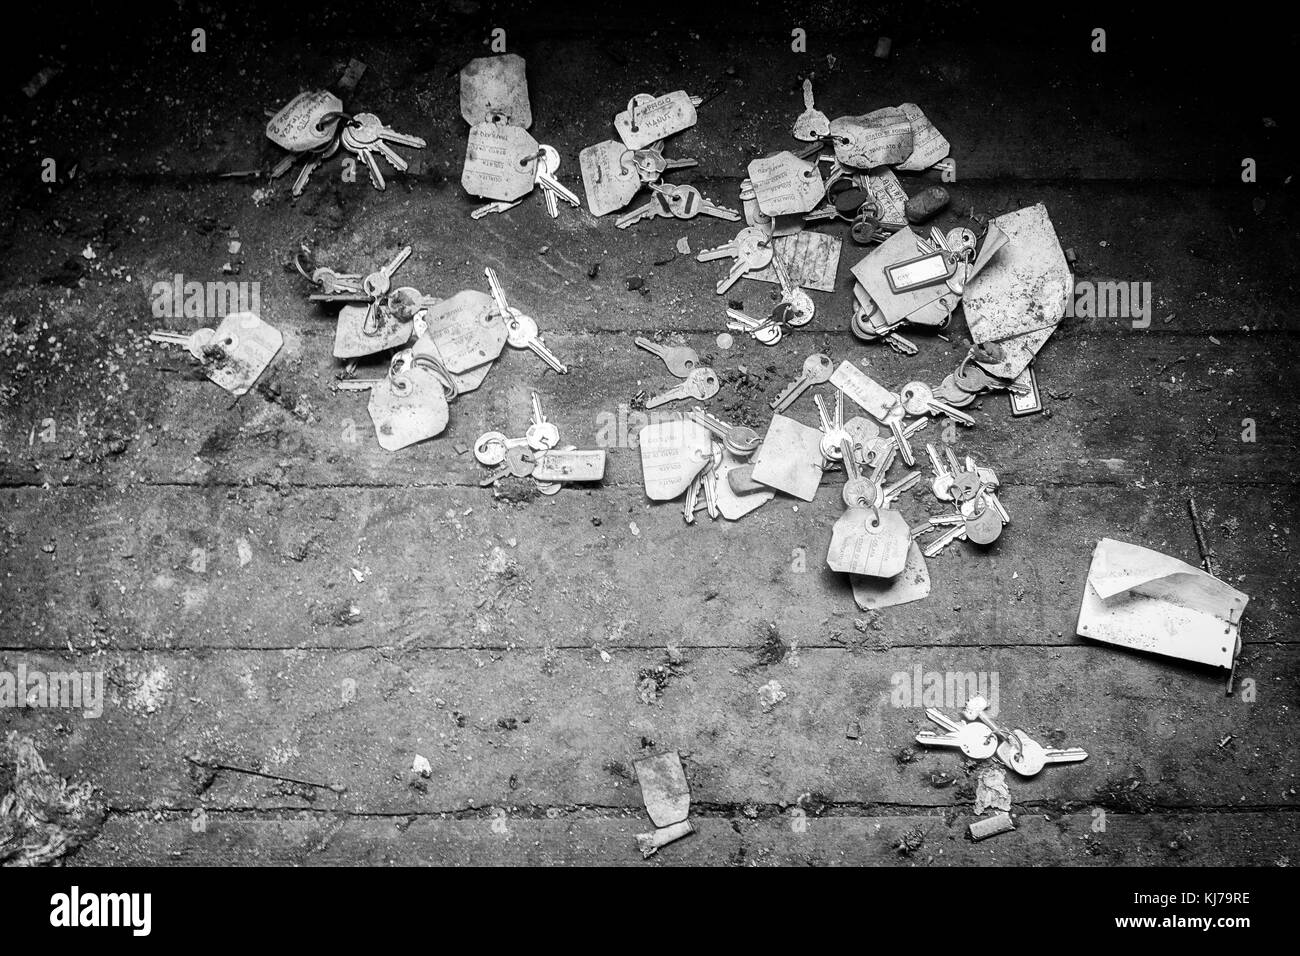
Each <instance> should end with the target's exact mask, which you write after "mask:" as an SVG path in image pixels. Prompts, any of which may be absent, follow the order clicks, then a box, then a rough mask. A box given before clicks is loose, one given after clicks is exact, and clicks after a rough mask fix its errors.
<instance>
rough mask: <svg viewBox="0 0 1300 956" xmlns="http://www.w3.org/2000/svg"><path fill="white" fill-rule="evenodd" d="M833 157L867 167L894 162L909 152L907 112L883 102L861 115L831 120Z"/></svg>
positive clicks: (909, 134)
mask: <svg viewBox="0 0 1300 956" xmlns="http://www.w3.org/2000/svg"><path fill="white" fill-rule="evenodd" d="M831 136H833V137H835V158H836V159H838V160H839V161H840V162H841V163H843V164H844V165H845V166H852V167H854V168H855V169H871V168H873V167H875V166H896V165H898V164H899V163H901V162H903V160H905V159H907V158H908V157H909V156H911V155H912V148H913V145H914V140H913V137H912V123H911V121H910V120H909V119H908V117H907V114H906V113H904V112H903V111H902V110H901V109H897V108H896V107H892V106H887V107H885V108H884V109H880V110H874V111H873V112H870V113H867V114H866V115H865V116H841V117H839V118H838V119H833V120H831Z"/></svg>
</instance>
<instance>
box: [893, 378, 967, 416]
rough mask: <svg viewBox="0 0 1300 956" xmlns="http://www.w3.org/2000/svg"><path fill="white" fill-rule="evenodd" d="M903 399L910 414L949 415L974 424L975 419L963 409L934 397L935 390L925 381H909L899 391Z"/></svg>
mask: <svg viewBox="0 0 1300 956" xmlns="http://www.w3.org/2000/svg"><path fill="white" fill-rule="evenodd" d="M898 394H899V396H900V397H901V398H902V399H903V409H904V410H905V411H906V412H907V414H909V415H913V416H918V417H919V416H921V415H947V416H948V417H949V418H951V419H952V420H953V421H956V422H961V423H962V424H963V425H967V426H972V425H974V424H975V419H973V418H971V416H969V415H967V414H966V413H965V412H963V411H962V410H961V409H959V408H956V407H955V406H953V405H949V404H948V403H947V402H943V401H940V400H939V399H937V398H935V397H934V392H933V391H932V390H931V388H930V386H929V385H926V384H925V383H924V382H908V383H907V384H906V385H904V386H903V387H902V388H901V389H899V392H898Z"/></svg>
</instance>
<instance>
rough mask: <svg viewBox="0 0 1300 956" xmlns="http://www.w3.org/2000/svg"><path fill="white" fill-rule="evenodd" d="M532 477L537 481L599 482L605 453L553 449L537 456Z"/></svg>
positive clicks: (603, 467)
mask: <svg viewBox="0 0 1300 956" xmlns="http://www.w3.org/2000/svg"><path fill="white" fill-rule="evenodd" d="M536 457H537V466H536V467H535V468H533V477H534V478H536V479H537V480H538V481H565V482H569V481H600V479H602V478H604V477H605V453H604V452H603V451H601V450H599V449H594V450H590V451H581V450H578V451H564V450H562V449H558V448H553V449H551V450H549V451H546V452H539V453H538V454H537V456H536Z"/></svg>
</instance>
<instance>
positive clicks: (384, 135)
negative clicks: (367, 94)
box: [295, 113, 428, 195]
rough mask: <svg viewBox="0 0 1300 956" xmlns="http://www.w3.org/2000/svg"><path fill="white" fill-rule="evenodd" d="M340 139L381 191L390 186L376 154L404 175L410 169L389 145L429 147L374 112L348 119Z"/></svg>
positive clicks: (414, 147) (415, 147)
mask: <svg viewBox="0 0 1300 956" xmlns="http://www.w3.org/2000/svg"><path fill="white" fill-rule="evenodd" d="M339 139H340V141H341V142H342V143H343V148H344V149H346V150H347V151H348V152H350V153H352V154H353V155H355V156H356V157H357V158H358V159H360V160H361V161H362V162H363V163H364V164H365V166H366V169H367V170H368V171H369V173H370V184H371V185H372V186H374V187H375V188H376V189H378V190H380V191H382V190H384V189H386V188H387V187H388V183H387V182H386V181H385V180H384V174H383V173H382V172H381V171H380V169H379V161H378V160H377V159H376V158H375V154H376V153H378V154H379V155H380V156H382V157H383V158H384V160H385V161H386V162H387V163H388V165H389V166H392V167H393V169H395V170H397V171H398V172H400V173H404V172H406V170H407V169H408V168H409V164H408V163H407V162H406V160H405V159H403V158H402V157H401V156H400V155H399V154H398V153H397V151H396V150H394V149H393V147H392V145H390V144H396V145H398V146H409V147H412V148H413V149H423V148H424V147H425V146H427V145H428V144H427V143H426V142H425V141H424V139H422V138H421V137H419V136H412V135H410V134H408V133H399V132H397V130H395V129H393V128H392V127H391V126H387V125H385V123H384V121H383V120H381V119H380V118H379V117H378V116H376V115H375V114H374V113H358V114H357V115H356V116H353V117H351V118H350V119H348V121H347V122H346V123H345V124H344V125H343V128H342V131H341V133H340V134H339ZM295 195H296V193H295Z"/></svg>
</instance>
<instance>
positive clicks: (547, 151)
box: [536, 144, 582, 219]
mask: <svg viewBox="0 0 1300 956" xmlns="http://www.w3.org/2000/svg"><path fill="white" fill-rule="evenodd" d="M538 152H540V153H541V154H542V155H540V156H538V157H537V166H536V170H537V173H536V177H537V178H536V183H537V185H538V186H541V187H542V195H543V198H544V200H545V202H546V211H547V213H549V214H550V217H551V218H552V219H558V218H559V215H560V210H559V206H558V204H557V202H556V200H557V199H563V200H564V201H565V202H567V203H568V204H569V205H570V206H573V207H575V208H577V207H580V206H581V205H582V201H581V200H580V199H578V197H577V195H576V194H575V193H574V192H573V190H571V189H569V188H568V187H567V186H565V185H564V184H563V183H562V182H560V181H559V180H558V179H556V178H555V173H556V171H557V170H558V169H559V168H560V154H559V151H557V150H556V148H555V147H554V146H547V145H545V144H543V145H542V146H541V147H539V148H538Z"/></svg>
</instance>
